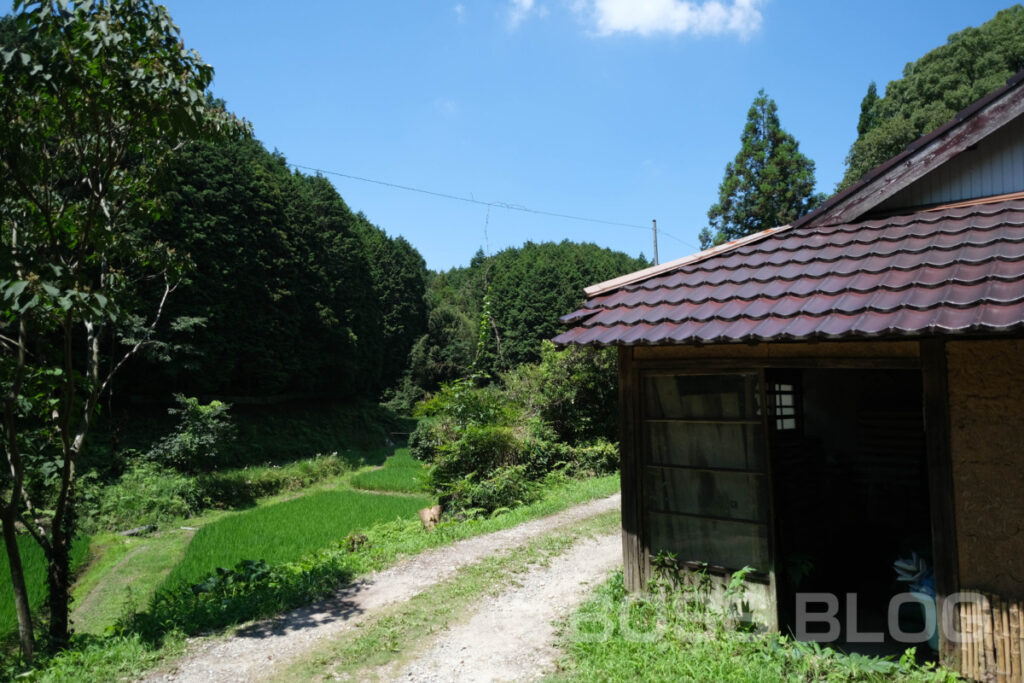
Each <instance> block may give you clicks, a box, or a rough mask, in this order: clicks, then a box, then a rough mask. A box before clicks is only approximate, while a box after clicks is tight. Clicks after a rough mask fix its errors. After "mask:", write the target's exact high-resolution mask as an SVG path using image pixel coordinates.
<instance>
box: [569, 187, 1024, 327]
mask: <svg viewBox="0 0 1024 683" xmlns="http://www.w3.org/2000/svg"><path fill="white" fill-rule="evenodd" d="M590 291H592V292H595V290H594V289H591V290H590ZM597 292H599V293H597ZM562 321H563V322H564V323H566V324H568V325H572V326H573V327H572V328H571V329H569V330H568V331H567V332H565V333H563V334H561V335H559V336H558V337H556V338H555V340H554V341H555V343H556V344H562V345H564V344H584V345H598V346H612V345H640V344H707V343H724V342H764V341H797V340H811V339H862V338H871V337H906V336H926V335H952V334H964V333H979V332H980V333H1004V332H1007V331H1011V330H1015V329H1020V328H1024V200H1022V199H1020V198H1018V197H1014V198H1009V199H1005V200H1003V201H989V202H988V203H981V202H979V203H976V204H971V205H966V206H964V205H961V206H956V207H953V208H948V207H947V208H945V209H941V210H929V211H921V212H918V213H914V214H909V215H901V216H892V217H889V218H882V219H877V220H869V221H865V222H861V223H855V224H847V225H834V226H826V227H822V226H818V227H810V226H803V227H795V228H789V229H781V230H779V229H777V230H775V231H768V232H767V233H764V234H763V236H762V237H761V238H754V239H748V240H745V241H743V242H742V243H739V244H736V245H735V246H734V247H732V248H726V249H719V250H718V251H717V252H716V253H712V254H708V255H698V257H696V258H691V259H686V260H683V261H680V262H679V265H678V267H675V268H671V269H668V270H662V271H661V272H655V273H654V274H652V275H651V276H650V277H647V278H645V279H641V280H634V281H632V282H629V283H628V284H624V285H623V286H620V287H617V288H613V289H608V288H605V289H603V290H597V291H596V292H595V293H594V294H593V295H591V296H590V298H589V299H588V300H587V301H586V303H585V304H584V307H583V308H582V309H580V310H579V311H576V312H574V313H570V314H569V315H567V316H565V317H563V318H562Z"/></svg>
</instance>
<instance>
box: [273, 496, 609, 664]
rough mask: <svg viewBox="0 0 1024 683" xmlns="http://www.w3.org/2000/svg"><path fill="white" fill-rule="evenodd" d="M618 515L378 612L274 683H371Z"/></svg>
mask: <svg viewBox="0 0 1024 683" xmlns="http://www.w3.org/2000/svg"><path fill="white" fill-rule="evenodd" d="M619 519H620V518H619V512H618V511H615V512H608V513H605V514H602V515H598V516H595V517H592V518H590V519H587V520H584V521H583V522H579V523H575V524H573V525H571V528H570V527H568V526H566V527H561V528H559V529H556V530H554V531H552V532H550V533H547V534H545V535H544V536H541V537H539V538H537V539H534V540H533V541H531V542H529V543H527V544H526V545H524V546H519V547H515V548H510V549H509V550H507V551H506V552H504V553H502V554H499V555H495V556H492V557H488V558H486V559H484V560H481V561H480V562H477V563H475V564H472V565H469V566H467V567H462V568H461V569H459V570H458V571H457V572H456V573H455V575H454V576H452V577H451V578H449V579H447V580H445V581H443V582H440V583H438V584H437V585H436V586H433V587H432V588H429V589H427V590H425V591H423V592H422V593H419V594H418V595H416V596H414V597H412V598H411V599H409V600H408V601H406V602H403V603H400V604H397V605H395V606H393V607H390V608H386V609H384V610H381V611H380V612H379V613H377V614H375V615H374V616H371V617H369V618H368V619H367V620H365V621H363V622H361V623H360V624H359V628H358V629H355V630H353V631H350V632H348V633H346V634H345V635H344V636H342V637H341V638H338V639H335V640H333V641H331V642H329V643H328V644H327V645H325V646H323V647H321V648H320V649H319V650H318V651H316V652H314V653H312V654H306V655H304V656H303V657H301V658H300V659H298V660H297V661H295V662H294V663H293V664H292V665H291V666H290V667H288V668H287V669H285V670H284V671H282V672H280V673H279V674H278V675H277V676H276V677H275V680H279V681H308V680H324V679H337V678H341V679H345V680H370V679H372V678H374V677H375V676H374V673H375V671H374V670H375V669H377V668H379V667H382V666H386V665H388V664H392V663H396V662H401V661H402V660H403V659H404V658H405V656H407V655H408V653H409V652H410V650H412V649H413V648H414V647H415V646H416V645H417V644H419V643H422V642H425V641H426V640H427V639H429V638H430V637H431V636H432V635H433V634H434V633H436V632H437V631H438V630H440V629H442V628H444V627H445V626H446V625H447V624H448V623H449V622H451V621H452V620H453V619H454V618H456V617H457V616H458V615H459V614H460V613H462V612H464V611H465V610H466V609H467V608H468V607H469V606H470V605H472V604H474V603H476V602H479V601H480V600H481V598H483V597H485V596H487V595H497V594H499V593H501V592H502V591H503V590H505V589H506V588H507V587H508V583H509V579H510V578H512V577H514V576H515V575H516V574H521V573H525V572H526V571H528V570H529V569H530V567H531V566H534V565H537V564H542V563H544V562H546V561H548V560H550V559H551V558H553V557H556V556H558V555H561V554H562V553H564V552H565V551H566V550H567V549H568V548H570V547H571V546H572V545H573V544H574V543H576V541H578V540H579V539H580V538H582V537H585V536H591V535H595V534H601V533H609V532H612V531H614V530H615V529H616V528H618V525H619Z"/></svg>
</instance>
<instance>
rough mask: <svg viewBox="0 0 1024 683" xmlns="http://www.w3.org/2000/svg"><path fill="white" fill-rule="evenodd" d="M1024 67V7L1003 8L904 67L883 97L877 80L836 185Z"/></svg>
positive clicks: (896, 150) (897, 150) (849, 181)
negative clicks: (843, 170) (987, 19)
mask: <svg viewBox="0 0 1024 683" xmlns="http://www.w3.org/2000/svg"><path fill="white" fill-rule="evenodd" d="M1021 68H1024V7H1022V6H1020V5H1015V6H1013V7H1011V8H1009V9H1005V10H1003V11H1001V12H999V13H998V14H996V16H995V17H993V18H992V19H991V20H989V21H988V22H986V23H984V24H982V25H981V26H979V27H978V28H973V27H972V28H966V29H964V30H963V31H960V32H959V33H954V34H953V35H951V36H950V37H949V39H948V40H947V41H946V44H945V45H942V46H940V47H937V48H935V49H934V50H932V51H931V52H929V53H928V54H926V55H924V56H923V57H921V58H920V59H918V60H917V61H916V62H910V63H909V64H907V65H906V66H905V67H903V77H902V78H900V79H897V80H895V81H890V82H889V85H887V86H886V87H885V96H884V97H881V98H879V97H878V94H877V90H876V88H875V84H874V83H872V84H871V85H870V86H868V92H867V95H866V96H865V97H864V101H863V102H862V103H861V116H860V120H859V121H858V123H857V139H856V141H854V143H853V145H852V146H851V147H850V153H849V154H848V155H847V157H846V174H845V175H844V176H843V180H842V181H841V182H840V183H839V187H838V188H837V189H840V190H841V189H843V188H845V187H847V186H849V185H851V184H853V183H855V182H856V181H857V180H858V179H860V177H861V176H862V175H864V174H865V173H867V172H868V171H870V170H871V169H872V168H874V167H875V166H877V165H878V164H880V163H882V162H883V161H885V160H886V159H889V158H890V157H893V156H895V155H897V154H899V153H900V152H901V151H902V150H903V149H904V148H905V147H906V146H907V145H909V144H910V143H911V142H913V141H914V140H916V139H917V138H918V137H920V136H922V135H925V134H927V133H929V132H931V131H932V130H934V129H936V128H938V127H939V126H941V125H942V124H944V123H946V122H947V121H949V120H950V119H952V118H953V116H955V115H956V113H957V112H958V111H960V110H961V109H963V108H964V107H966V106H968V105H969V104H971V103H972V102H974V101H975V100H978V99H980V98H981V97H983V96H984V95H986V94H988V93H989V92H991V91H993V90H995V89H996V88H999V87H1000V86H1001V85H1003V83H1005V82H1006V79H1007V78H1009V77H1010V76H1012V75H1013V74H1015V73H1017V72H1018V71H1019V70H1020V69H1021Z"/></svg>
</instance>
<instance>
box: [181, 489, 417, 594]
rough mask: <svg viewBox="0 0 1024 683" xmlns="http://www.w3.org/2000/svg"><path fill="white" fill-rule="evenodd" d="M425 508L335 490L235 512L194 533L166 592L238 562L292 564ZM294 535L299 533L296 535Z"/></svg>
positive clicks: (413, 501) (408, 500)
mask: <svg viewBox="0 0 1024 683" xmlns="http://www.w3.org/2000/svg"><path fill="white" fill-rule="evenodd" d="M429 502H430V499H428V498H426V497H412V496H410V497H406V496H381V495H375V494H370V493H360V492H356V491H345V490H334V491H320V492H317V493H312V494H309V495H305V496H302V497H301V498H296V499H295V500H290V501H287V502H284V503H276V504H274V505H269V506H266V507H258V508H254V509H252V510H246V511H244V512H239V513H237V514H234V515H231V516H228V517H224V518H223V519H221V520H218V521H217V522H214V523H213V524H208V525H206V526H204V527H203V528H202V529H200V530H199V531H198V532H197V533H196V535H195V537H194V538H193V539H192V542H191V543H190V544H189V546H188V550H187V552H186V554H185V557H184V559H182V561H181V563H179V564H178V565H177V566H176V567H175V568H174V569H173V570H172V572H171V573H170V575H168V577H167V582H166V586H167V587H168V589H171V590H172V591H173V590H175V589H176V588H180V587H181V586H183V585H191V584H193V583H197V582H199V581H201V580H203V578H204V577H205V576H207V575H208V574H210V573H211V572H213V571H214V570H215V569H216V568H217V567H234V566H235V565H236V564H237V563H238V562H241V561H242V560H264V561H266V562H268V563H270V564H272V565H276V564H280V563H283V562H291V561H293V560H296V559H298V558H300V557H301V556H302V555H304V554H306V553H309V552H313V551H315V550H319V549H321V548H326V547H328V546H330V545H331V544H332V543H334V542H335V541H338V540H341V539H344V538H345V537H346V536H347V535H348V534H349V533H351V532H352V531H354V530H357V529H365V528H367V527H369V526H372V525H373V524H376V523H378V522H382V521H387V520H391V519H395V518H396V517H405V518H415V516H416V511H417V510H419V509H420V508H422V507H425V506H426V505H428V504H429ZM296 529H302V533H301V534H297V533H295V530H296Z"/></svg>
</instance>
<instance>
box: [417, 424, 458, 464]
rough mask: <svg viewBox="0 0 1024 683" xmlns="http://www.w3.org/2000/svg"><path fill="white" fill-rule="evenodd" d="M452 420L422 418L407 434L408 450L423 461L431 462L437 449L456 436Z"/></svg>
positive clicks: (456, 430)
mask: <svg viewBox="0 0 1024 683" xmlns="http://www.w3.org/2000/svg"><path fill="white" fill-rule="evenodd" d="M457 433H458V429H457V427H456V425H455V421H454V420H450V419H446V418H424V419H422V420H420V421H419V424H417V425H416V429H414V430H413V432H412V434H410V435H409V452H410V453H411V454H412V457H414V458H416V459H417V460H422V461H423V462H433V461H434V459H435V458H436V457H437V453H438V449H440V448H441V446H443V445H444V444H447V443H451V442H452V441H455V439H457V438H458V436H457Z"/></svg>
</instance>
